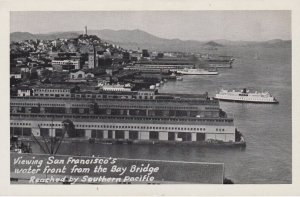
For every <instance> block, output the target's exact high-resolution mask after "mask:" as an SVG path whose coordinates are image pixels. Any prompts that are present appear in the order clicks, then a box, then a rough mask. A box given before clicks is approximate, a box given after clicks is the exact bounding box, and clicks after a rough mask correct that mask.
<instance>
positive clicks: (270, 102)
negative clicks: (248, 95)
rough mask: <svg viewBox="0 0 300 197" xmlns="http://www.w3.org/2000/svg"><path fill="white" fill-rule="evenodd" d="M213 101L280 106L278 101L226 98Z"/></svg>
mask: <svg viewBox="0 0 300 197" xmlns="http://www.w3.org/2000/svg"><path fill="white" fill-rule="evenodd" d="M213 99H215V100H219V101H227V102H234V103H256V104H279V102H278V101H250V100H235V99H224V98H216V97H214V98H213Z"/></svg>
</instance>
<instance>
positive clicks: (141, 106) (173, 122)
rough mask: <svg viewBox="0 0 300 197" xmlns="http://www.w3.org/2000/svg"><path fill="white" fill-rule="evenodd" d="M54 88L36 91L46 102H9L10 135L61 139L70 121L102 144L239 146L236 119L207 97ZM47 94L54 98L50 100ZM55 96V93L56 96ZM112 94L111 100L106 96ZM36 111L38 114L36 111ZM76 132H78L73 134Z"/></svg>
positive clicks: (146, 91)
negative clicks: (65, 122) (28, 132)
mask: <svg viewBox="0 0 300 197" xmlns="http://www.w3.org/2000/svg"><path fill="white" fill-rule="evenodd" d="M55 91H57V90H56V89H44V90H42V91H41V90H40V91H39V92H38V91H37V90H35V91H34V93H35V95H38V94H39V95H40V94H41V93H42V94H43V95H45V94H46V93H47V94H48V96H47V97H45V99H44V98H43V96H41V95H40V98H39V100H38V102H37V100H36V99H31V98H30V97H26V98H27V99H19V98H18V97H17V98H11V101H10V102H11V103H10V104H11V132H12V134H14V135H16V134H18V135H21V134H20V132H21V130H22V129H23V130H24V129H27V130H28V129H30V130H31V131H32V132H33V133H34V135H36V136H40V135H46V136H47V135H49V131H50V129H51V131H54V135H60V134H59V133H61V130H62V121H63V120H65V119H69V120H72V121H73V123H74V125H75V129H76V133H75V134H76V136H77V137H85V138H87V139H88V138H94V139H97V140H100V141H104V142H106V141H120V142H127V141H130V142H133V143H175V142H180V143H182V142H185V143H195V144H201V143H211V141H217V142H223V143H229V144H232V143H233V144H234V143H240V142H241V141H242V140H241V139H242V138H241V136H240V134H239V132H238V131H237V129H236V127H235V125H234V119H233V118H232V117H230V116H229V115H227V114H226V113H225V112H224V111H222V109H220V106H219V103H218V101H214V100H208V99H207V94H203V95H187V94H158V93H157V91H156V90H143V91H137V92H132V91H130V92H118V91H117V92H111V91H109V92H106V91H103V92H99V93H92V92H88V93H80V92H77V93H71V92H70V90H69V92H66V94H68V95H69V96H68V97H66V96H65V95H64V96H61V95H60V94H62V93H65V92H55ZM49 94H52V96H51V98H49ZM56 94H57V95H56ZM108 95H110V96H111V97H110V98H108ZM32 111H35V112H38V113H32ZM74 132H75V131H74Z"/></svg>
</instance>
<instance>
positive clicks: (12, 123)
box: [10, 122, 31, 126]
mask: <svg viewBox="0 0 300 197" xmlns="http://www.w3.org/2000/svg"><path fill="white" fill-rule="evenodd" d="M10 125H24V126H30V125H31V123H28V122H25V123H22V122H20V123H18V122H11V123H10Z"/></svg>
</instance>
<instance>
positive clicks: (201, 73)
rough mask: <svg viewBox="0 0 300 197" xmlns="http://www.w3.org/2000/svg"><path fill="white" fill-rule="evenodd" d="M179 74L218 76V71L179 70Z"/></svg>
mask: <svg viewBox="0 0 300 197" xmlns="http://www.w3.org/2000/svg"><path fill="white" fill-rule="evenodd" d="M177 73H180V74H183V75H218V74H219V73H218V71H216V70H206V69H199V68H198V69H197V68H196V69H194V68H193V69H183V70H177Z"/></svg>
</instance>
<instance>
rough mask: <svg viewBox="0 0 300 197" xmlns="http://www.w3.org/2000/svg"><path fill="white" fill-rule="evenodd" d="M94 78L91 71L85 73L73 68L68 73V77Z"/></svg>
mask: <svg viewBox="0 0 300 197" xmlns="http://www.w3.org/2000/svg"><path fill="white" fill-rule="evenodd" d="M91 78H94V74H93V73H86V72H84V71H82V70H75V71H72V72H71V73H70V79H91Z"/></svg>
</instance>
